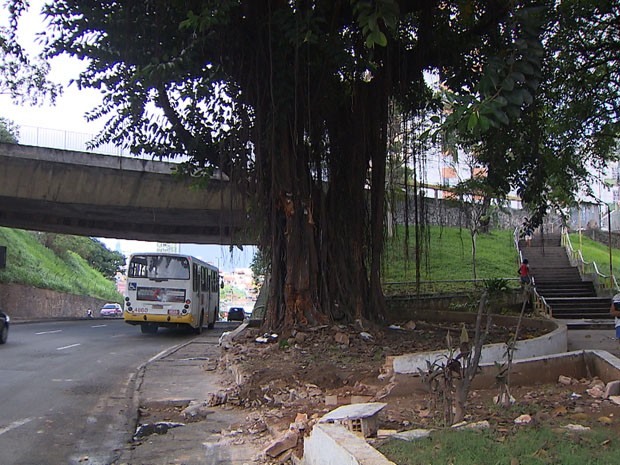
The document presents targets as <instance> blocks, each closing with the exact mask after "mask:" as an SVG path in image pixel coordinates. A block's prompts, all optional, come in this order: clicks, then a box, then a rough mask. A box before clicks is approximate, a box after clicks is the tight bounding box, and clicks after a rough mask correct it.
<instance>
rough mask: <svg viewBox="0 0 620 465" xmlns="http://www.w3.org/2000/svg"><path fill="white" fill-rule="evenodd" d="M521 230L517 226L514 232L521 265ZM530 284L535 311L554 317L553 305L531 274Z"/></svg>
mask: <svg viewBox="0 0 620 465" xmlns="http://www.w3.org/2000/svg"><path fill="white" fill-rule="evenodd" d="M520 232H521V227H520V226H517V227H516V228H515V230H514V233H513V238H514V243H515V249H517V254H518V255H519V257H518V258H519V266H521V263H523V253H522V252H521V248H520V247H519V235H520ZM529 286H530V291H531V296H532V305H533V307H534V313H537V314H539V315H542V316H544V317H548V318H551V317H552V310H551V306H550V305H549V304H548V303H547V301H546V300H545V298H544V297H543V296H542V295H540V294H539V293H538V291H537V290H536V281H535V279H534V276H530V284H529Z"/></svg>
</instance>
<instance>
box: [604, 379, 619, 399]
mask: <svg viewBox="0 0 620 465" xmlns="http://www.w3.org/2000/svg"><path fill="white" fill-rule="evenodd" d="M618 394H620V381H610V382H609V383H607V385H606V386H605V396H604V398H605V399H607V398H608V397H610V396H617V395H618Z"/></svg>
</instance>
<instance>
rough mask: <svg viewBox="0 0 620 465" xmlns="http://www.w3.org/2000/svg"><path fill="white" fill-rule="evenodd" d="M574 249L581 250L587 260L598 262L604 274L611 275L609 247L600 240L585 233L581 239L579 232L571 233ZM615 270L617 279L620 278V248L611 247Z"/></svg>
mask: <svg viewBox="0 0 620 465" xmlns="http://www.w3.org/2000/svg"><path fill="white" fill-rule="evenodd" d="M570 240H571V244H572V245H573V250H581V254H582V255H583V258H584V260H585V261H587V262H592V261H594V262H596V264H597V266H598V269H599V271H600V272H601V273H603V274H604V275H609V247H607V246H606V245H605V244H601V243H600V242H596V241H593V240H592V239H589V238H587V237H586V236H585V235H582V236H581V240H580V239H579V234H577V233H574V234H571V235H570ZM611 252H612V253H611V255H612V260H611V261H612V263H613V270H614V275H615V276H616V279H620V250H618V249H614V248H612V249H611Z"/></svg>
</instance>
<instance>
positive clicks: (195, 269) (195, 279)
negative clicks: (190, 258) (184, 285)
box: [192, 263, 200, 292]
mask: <svg viewBox="0 0 620 465" xmlns="http://www.w3.org/2000/svg"><path fill="white" fill-rule="evenodd" d="M192 271H193V273H192V278H193V279H192V284H193V287H194V292H198V283H199V282H200V281H199V279H200V275H199V274H198V265H196V264H195V263H194V264H193V266H192Z"/></svg>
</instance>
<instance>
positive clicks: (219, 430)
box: [115, 333, 265, 465]
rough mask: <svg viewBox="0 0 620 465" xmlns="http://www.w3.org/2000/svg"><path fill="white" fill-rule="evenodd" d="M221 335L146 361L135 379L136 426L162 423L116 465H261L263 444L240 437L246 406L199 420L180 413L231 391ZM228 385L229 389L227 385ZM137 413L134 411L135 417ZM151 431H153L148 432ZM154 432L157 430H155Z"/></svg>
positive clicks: (213, 411)
mask: <svg viewBox="0 0 620 465" xmlns="http://www.w3.org/2000/svg"><path fill="white" fill-rule="evenodd" d="M218 336H219V333H216V334H215V335H210V334H209V333H203V334H202V335H201V336H199V337H196V338H194V339H192V340H191V341H189V342H187V343H185V344H182V345H181V346H177V347H175V348H173V349H171V350H169V351H167V352H165V353H163V354H160V355H159V356H156V357H154V358H153V359H151V360H150V361H149V362H147V363H146V364H145V365H144V366H143V367H141V369H140V370H139V373H138V375H137V377H136V390H135V394H134V399H133V412H129V413H130V414H133V415H134V416H137V418H135V421H136V424H137V425H138V426H139V425H145V424H148V425H151V426H153V425H157V424H159V426H158V427H156V428H151V430H152V429H156V430H157V431H159V433H161V432H162V428H163V429H164V430H165V429H166V426H167V425H169V424H179V423H181V424H182V426H177V427H172V428H170V429H167V432H166V433H165V434H158V433H153V434H148V435H145V436H144V437H141V438H139V439H136V437H135V436H134V440H133V442H132V443H131V444H129V445H127V446H126V447H125V449H124V450H123V451H122V453H121V456H120V459H119V460H117V461H116V462H115V463H116V464H119V465H120V464H128V465H168V464H183V465H198V464H200V465H224V464H226V465H244V464H248V465H249V464H256V463H262V462H260V461H258V460H259V457H260V456H261V452H262V449H263V448H264V447H265V446H263V445H262V444H255V443H251V442H249V441H246V440H243V439H241V438H240V437H239V433H240V430H239V425H241V424H242V423H243V421H244V420H245V412H244V411H243V409H241V408H233V407H228V406H226V405H223V406H217V407H204V408H201V413H202V415H200V416H199V417H198V418H199V419H198V420H193V419H191V418H190V419H185V418H183V416H182V415H181V411H182V409H183V408H184V407H186V406H187V405H188V404H189V403H190V402H192V401H196V402H198V403H203V402H205V401H206V400H207V399H209V397H210V395H211V396H212V395H213V394H216V393H218V392H221V391H224V390H225V389H226V387H229V385H230V382H229V381H227V377H226V375H225V373H223V371H222V370H221V369H216V367H217V364H218V360H219V358H220V355H221V353H220V347H219V345H218ZM227 383H228V385H227ZM134 412H135V413H134ZM147 432H148V431H147ZM151 432H152V431H151Z"/></svg>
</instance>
